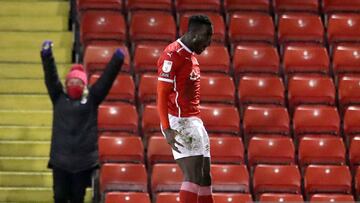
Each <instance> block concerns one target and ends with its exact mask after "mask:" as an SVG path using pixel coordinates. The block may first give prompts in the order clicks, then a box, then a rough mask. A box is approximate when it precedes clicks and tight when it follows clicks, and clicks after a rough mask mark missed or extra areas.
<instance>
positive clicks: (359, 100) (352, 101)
mask: <svg viewBox="0 0 360 203" xmlns="http://www.w3.org/2000/svg"><path fill="white" fill-rule="evenodd" d="M338 97H339V104H340V109H341V110H344V109H345V108H346V107H347V106H350V105H356V104H360V76H359V75H344V76H343V77H340V78H339V80H338Z"/></svg>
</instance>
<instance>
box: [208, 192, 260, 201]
mask: <svg viewBox="0 0 360 203" xmlns="http://www.w3.org/2000/svg"><path fill="white" fill-rule="evenodd" d="M213 199H214V203H235V202H239V203H252V202H253V201H252V198H251V194H241V193H213Z"/></svg>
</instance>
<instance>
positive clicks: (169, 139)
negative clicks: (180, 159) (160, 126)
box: [164, 128, 184, 154]
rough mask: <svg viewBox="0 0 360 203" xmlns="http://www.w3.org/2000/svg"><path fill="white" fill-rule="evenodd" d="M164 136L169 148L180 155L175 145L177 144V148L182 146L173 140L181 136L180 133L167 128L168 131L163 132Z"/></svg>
mask: <svg viewBox="0 0 360 203" xmlns="http://www.w3.org/2000/svg"><path fill="white" fill-rule="evenodd" d="M164 134H165V137H166V141H167V143H168V144H169V145H170V146H171V148H172V149H173V150H175V151H176V152H178V153H180V154H181V152H180V150H179V149H178V148H177V147H176V145H175V144H177V145H178V146H181V147H184V145H182V144H181V143H180V142H178V141H177V140H176V139H175V138H176V136H181V135H180V133H179V132H178V131H176V130H173V129H171V128H168V129H165V130H164Z"/></svg>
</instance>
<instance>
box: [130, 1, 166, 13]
mask: <svg viewBox="0 0 360 203" xmlns="http://www.w3.org/2000/svg"><path fill="white" fill-rule="evenodd" d="M125 2H126V8H127V9H128V10H129V11H138V10H163V11H171V9H172V2H171V0H156V1H154V0H127V1H125Z"/></svg>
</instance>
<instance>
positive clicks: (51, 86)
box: [40, 41, 63, 103]
mask: <svg viewBox="0 0 360 203" xmlns="http://www.w3.org/2000/svg"><path fill="white" fill-rule="evenodd" d="M52 46H53V43H52V42H51V41H45V42H44V43H43V44H42V49H41V52H40V55H41V61H42V65H43V70H44V78H45V85H46V88H47V91H48V93H49V96H50V99H51V102H52V103H55V102H56V100H57V99H58V98H59V96H60V94H61V93H63V86H62V84H61V81H60V78H59V75H58V73H57V69H56V64H55V59H54V56H53V54H52Z"/></svg>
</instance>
